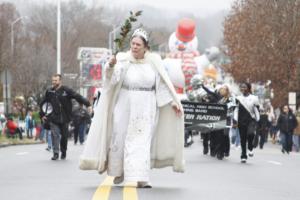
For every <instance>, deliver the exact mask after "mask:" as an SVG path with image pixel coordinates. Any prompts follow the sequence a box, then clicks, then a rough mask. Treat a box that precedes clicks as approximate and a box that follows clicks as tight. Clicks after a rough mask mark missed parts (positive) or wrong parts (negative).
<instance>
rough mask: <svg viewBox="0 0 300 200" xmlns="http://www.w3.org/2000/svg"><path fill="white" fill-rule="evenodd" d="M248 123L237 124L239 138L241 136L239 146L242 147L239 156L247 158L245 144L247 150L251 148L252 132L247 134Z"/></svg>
mask: <svg viewBox="0 0 300 200" xmlns="http://www.w3.org/2000/svg"><path fill="white" fill-rule="evenodd" d="M247 130H248V124H239V131H240V138H241V147H242V155H241V158H246V159H247V144H248V150H249V151H252V150H253V139H254V133H253V134H247Z"/></svg>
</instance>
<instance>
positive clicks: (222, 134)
mask: <svg viewBox="0 0 300 200" xmlns="http://www.w3.org/2000/svg"><path fill="white" fill-rule="evenodd" d="M214 135H215V146H214V147H215V149H214V150H215V153H216V154H217V156H218V158H223V157H224V155H225V154H227V155H229V151H230V139H229V129H222V130H218V131H214Z"/></svg>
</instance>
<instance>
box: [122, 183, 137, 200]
mask: <svg viewBox="0 0 300 200" xmlns="http://www.w3.org/2000/svg"><path fill="white" fill-rule="evenodd" d="M123 200H138V195H137V191H136V183H127V184H126V185H125V186H124V189H123Z"/></svg>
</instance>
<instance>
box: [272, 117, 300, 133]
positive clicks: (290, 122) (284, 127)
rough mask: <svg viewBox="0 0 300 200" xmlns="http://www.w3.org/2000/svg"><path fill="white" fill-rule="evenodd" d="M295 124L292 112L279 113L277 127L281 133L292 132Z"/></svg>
mask: <svg viewBox="0 0 300 200" xmlns="http://www.w3.org/2000/svg"><path fill="white" fill-rule="evenodd" d="M297 124H298V123H297V120H296V117H295V115H294V114H293V113H292V112H289V113H288V114H280V115H279V117H278V120H277V127H278V128H279V130H280V132H281V133H293V132H294V129H295V128H296V127H297Z"/></svg>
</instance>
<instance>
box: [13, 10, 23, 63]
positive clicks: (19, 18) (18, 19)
mask: <svg viewBox="0 0 300 200" xmlns="http://www.w3.org/2000/svg"><path fill="white" fill-rule="evenodd" d="M26 17H27V16H21V17H18V18H17V19H16V20H15V21H13V22H12V23H10V32H11V39H10V46H11V58H12V59H13V56H14V25H15V24H16V23H17V22H19V21H20V20H21V19H23V18H26Z"/></svg>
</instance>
